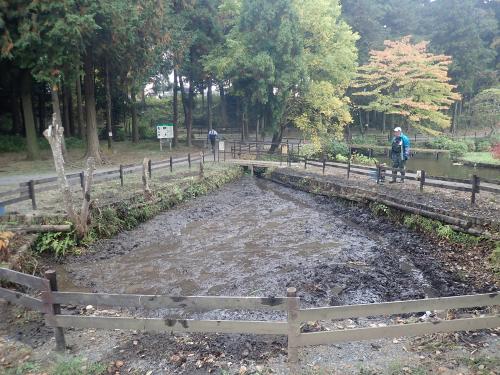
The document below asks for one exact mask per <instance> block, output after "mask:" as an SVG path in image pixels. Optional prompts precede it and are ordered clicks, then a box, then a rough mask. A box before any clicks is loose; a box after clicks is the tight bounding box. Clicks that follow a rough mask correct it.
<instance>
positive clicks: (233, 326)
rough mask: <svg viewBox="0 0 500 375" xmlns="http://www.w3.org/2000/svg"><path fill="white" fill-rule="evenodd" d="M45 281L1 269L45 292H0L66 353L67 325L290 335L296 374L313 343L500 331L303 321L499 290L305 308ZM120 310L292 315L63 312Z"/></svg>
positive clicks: (456, 303)
mask: <svg viewBox="0 0 500 375" xmlns="http://www.w3.org/2000/svg"><path fill="white" fill-rule="evenodd" d="M45 276H46V278H45V279H44V278H40V277H35V276H31V275H25V274H22V273H19V272H15V271H12V270H8V269H5V268H0V279H3V280H7V281H9V282H11V283H17V284H21V285H24V286H26V287H29V288H31V289H34V290H38V291H40V292H41V299H40V298H34V297H31V296H28V295H27V294H24V293H21V292H17V291H13V290H10V289H6V288H0V298H3V299H5V300H7V301H9V302H11V303H13V304H17V305H20V306H24V307H26V308H29V309H32V310H36V311H39V312H42V313H44V314H45V321H46V324H47V325H48V326H50V327H53V328H54V330H55V336H56V349H57V350H64V348H65V346H66V343H65V338H64V331H63V329H64V328H69V327H73V328H98V329H131V330H140V331H145V332H207V333H208V332H216V333H246V334H257V335H283V336H287V338H288V360H289V364H290V366H291V368H292V372H293V373H295V372H297V370H296V365H297V363H298V349H299V348H301V347H305V346H311V345H328V344H333V343H338V342H350V341H361V340H372V339H381V338H388V337H402V336H419V335H424V334H429V333H437V332H453V331H470V330H478V329H487V328H496V327H499V326H500V316H499V315H498V314H497V313H494V314H492V315H489V316H480V317H470V318H460V319H454V320H436V321H432V322H423V323H412V324H402V325H392V326H386V327H375V328H371V327H370V328H354V329H347V330H333V331H322V332H314V333H303V332H302V331H301V325H302V323H303V322H308V321H318V320H338V319H345V318H357V317H371V316H378V315H386V316H387V315H389V316H390V315H396V314H407V313H412V312H421V311H431V310H447V309H459V308H473V307H484V306H497V305H500V293H498V292H495V293H487V294H477V295H468V296H456V297H442V298H430V299H422V300H410V301H397V302H385V303H374V304H361V305H347V306H334V307H320V308H309V309H301V308H300V299H299V298H298V297H297V291H296V290H295V288H288V290H287V296H286V297H215V296H214V297H212V296H189V297H181V296H178V297H172V296H162V295H139V294H105V293H78V292H59V291H58V290H57V279H56V274H55V272H54V271H47V272H46V274H45ZM64 304H72V305H83V306H86V305H89V304H92V305H94V306H119V307H124V308H134V307H135V308H145V309H160V308H172V309H182V310H184V311H190V312H191V311H211V310H260V311H269V310H274V311H282V312H286V316H287V319H286V320H284V321H246V320H199V319H178V318H169V317H164V318H137V317H100V316H78V315H65V314H61V308H60V305H64Z"/></svg>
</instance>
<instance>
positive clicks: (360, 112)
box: [358, 109, 365, 135]
mask: <svg viewBox="0 0 500 375" xmlns="http://www.w3.org/2000/svg"><path fill="white" fill-rule="evenodd" d="M362 112H363V111H362V110H361V109H359V110H358V114H359V130H360V131H361V135H363V134H364V132H365V126H364V125H363V116H362Z"/></svg>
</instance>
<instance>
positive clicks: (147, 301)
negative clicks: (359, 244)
mask: <svg viewBox="0 0 500 375" xmlns="http://www.w3.org/2000/svg"><path fill="white" fill-rule="evenodd" d="M53 296H54V303H59V304H74V305H75V304H76V305H105V306H123V307H142V308H148V309H158V308H182V309H185V310H189V311H210V310H218V309H241V310H246V309H249V310H280V311H282V310H286V298H281V297H212V296H192V297H171V296H162V295H141V294H104V293H77V292H56V293H53Z"/></svg>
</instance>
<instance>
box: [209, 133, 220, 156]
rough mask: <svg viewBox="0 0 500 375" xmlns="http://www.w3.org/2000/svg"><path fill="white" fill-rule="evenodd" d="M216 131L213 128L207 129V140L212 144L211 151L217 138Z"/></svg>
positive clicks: (213, 149)
mask: <svg viewBox="0 0 500 375" xmlns="http://www.w3.org/2000/svg"><path fill="white" fill-rule="evenodd" d="M217 136H218V134H217V132H216V131H215V129H210V130H209V131H208V140H209V141H210V144H211V145H212V152H214V151H215V140H216V139H217Z"/></svg>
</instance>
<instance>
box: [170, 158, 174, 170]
mask: <svg viewBox="0 0 500 375" xmlns="http://www.w3.org/2000/svg"><path fill="white" fill-rule="evenodd" d="M173 170H174V163H173V160H172V157H170V173H172V172H173Z"/></svg>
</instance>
